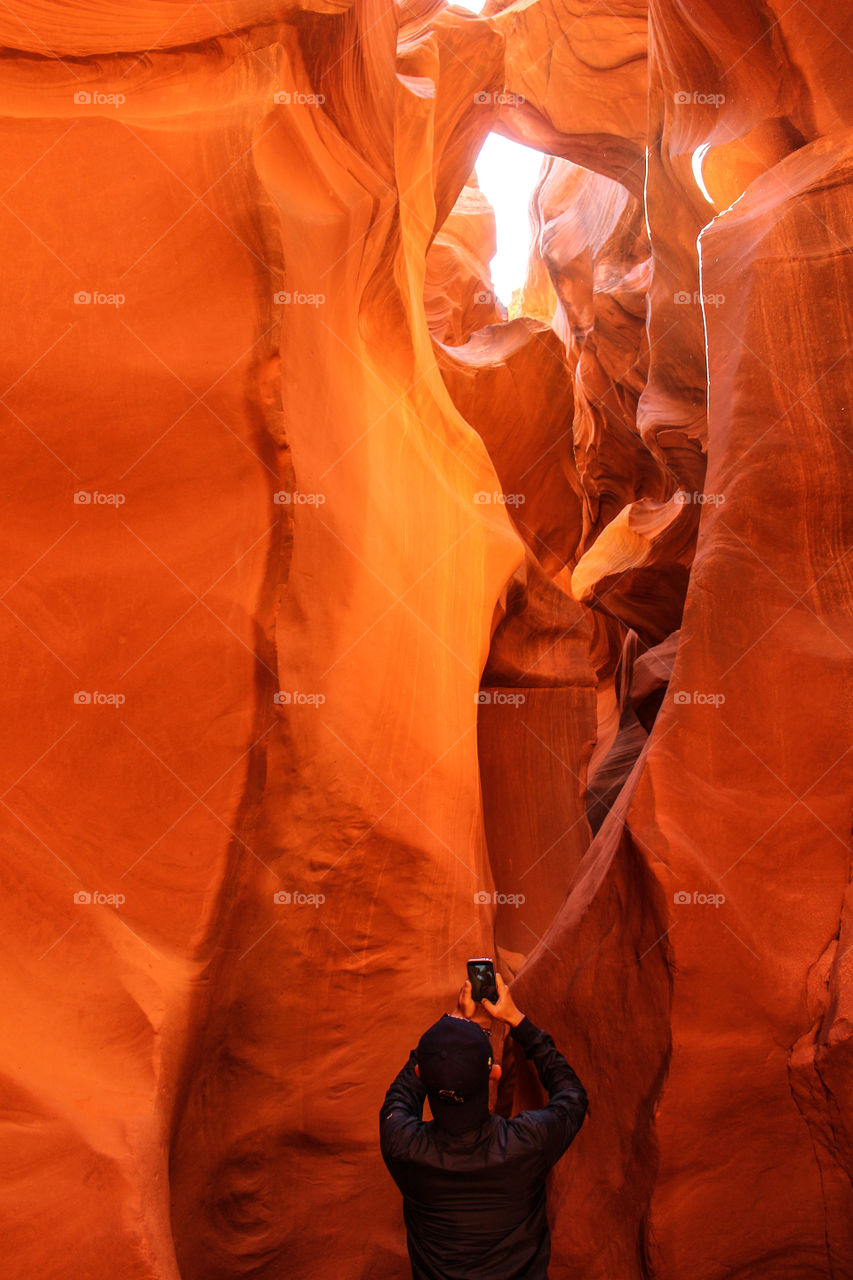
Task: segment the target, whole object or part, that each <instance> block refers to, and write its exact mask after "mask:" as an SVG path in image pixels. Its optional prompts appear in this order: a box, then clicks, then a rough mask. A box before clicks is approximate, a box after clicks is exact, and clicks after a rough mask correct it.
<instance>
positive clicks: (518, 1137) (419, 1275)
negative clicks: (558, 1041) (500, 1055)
mask: <svg viewBox="0 0 853 1280" xmlns="http://www.w3.org/2000/svg"><path fill="white" fill-rule="evenodd" d="M497 988H498V999H497V1003H495V1004H492V1003H491V1002H490V1001H488V1000H483V1001H482V1005H483V1007H484V1008H485V1009H486V1010H487V1012H488V1014H489V1015H490V1017H491V1018H494V1019H496V1020H497V1021H499V1022H505V1023H507V1024H508V1025H509V1027H510V1035H511V1036H512V1037H513V1039H514V1040H515V1041H516V1043H517V1044H520V1045H521V1047H522V1049H523V1050H524V1052H525V1054H526V1055H527V1057H528V1058H529V1059H530V1060H531V1061H532V1062H533V1064H534V1066H535V1067H536V1070H537V1072H538V1073H539V1079H540V1081H541V1082H542V1085H543V1087H544V1088H545V1090H546V1091H547V1093H548V1105H547V1106H546V1107H543V1108H542V1109H541V1110H539V1111H522V1112H521V1113H520V1114H519V1115H517V1116H514V1117H513V1119H512V1120H504V1119H503V1118H502V1117H501V1116H496V1115H493V1114H490V1112H489V1082H490V1080H497V1079H498V1078H499V1077H500V1071H501V1069H500V1066H499V1065H498V1064H497V1063H493V1062H492V1052H491V1040H490V1032H489V1030H487V1029H486V1028H485V1027H484V1026H483V1025H482V1023H481V1022H479V1021H477V1020H475V1019H476V1018H477V1016H478V1009H477V1006H476V1005H475V1004H474V1001H473V999H472V998H471V984H470V982H466V983H465V986H464V987H463V988H462V990H461V992H460V993H459V1003H458V1005H457V1009H456V1013H454V1014H445V1015H444V1017H443V1018H440V1019H439V1020H438V1022H436V1023H434V1025H433V1026H431V1027H430V1028H429V1030H428V1031H426V1032H424V1034H423V1035H422V1036H421V1039H420V1041H419V1043H418V1047H417V1049H416V1050H415V1049H413V1050H412V1051H411V1053H410V1055H409V1060H408V1062H407V1063H406V1065H405V1066H404V1067H403V1069H402V1071H401V1072H400V1073H399V1075H398V1076H397V1078H396V1080H395V1081H394V1083H393V1084H392V1085H391V1088H390V1089H389V1090H388V1093H387V1094H386V1096H385V1102H384V1103H383V1105H382V1110H381V1112H380V1117H379V1137H380V1146H381V1150H382V1156H383V1159H384V1160H385V1163H386V1165H387V1166H388V1171H389V1172H390V1174H391V1176H392V1178H393V1179H394V1181H395V1182H396V1183H397V1186H398V1187H399V1188H400V1190H401V1191H402V1193H403V1217H404V1220H405V1223H406V1232H407V1242H408V1248H409V1258H410V1260H411V1264H412V1276H413V1280H547V1276H548V1259H549V1258H550V1255H551V1238H550V1235H549V1232H548V1218H547V1215H546V1211H545V1179H546V1176H547V1174H548V1171H549V1169H551V1168H552V1166H553V1165H555V1164H556V1163H557V1161H558V1160H559V1159H560V1157H561V1156H562V1155H563V1154H564V1152H565V1151H566V1149H567V1147H568V1146H569V1144H570V1143H571V1141H572V1139H573V1138H574V1136H575V1134H576V1133H577V1132H578V1130H579V1129H580V1127H581V1124H582V1123H583V1119H584V1116H585V1114H586V1110H587V1097H586V1093H585V1091H584V1088H583V1085H582V1084H581V1082H580V1080H579V1079H578V1077H577V1076H576V1075H575V1073H574V1071H573V1070H572V1068H571V1067H570V1066H569V1064H568V1062H567V1061H566V1059H565V1058H564V1057H563V1055H562V1054H561V1053H560V1052H559V1051H558V1050H557V1048H556V1047H555V1045H554V1041H553V1040H552V1039H551V1037H550V1036H549V1035H547V1034H546V1033H545V1032H544V1031H540V1030H539V1029H538V1027H535V1026H534V1025H533V1023H532V1022H531V1021H530V1019H529V1018H526V1017H525V1016H524V1015H523V1014H522V1013H520V1012H519V1010H518V1008H517V1007H516V1005H515V1003H514V1001H513V999H512V996H511V995H510V992H509V988H508V987H507V986H506V984H505V983H504V981H503V979H502V978H501V976H500V974H498V975H497ZM479 1016H480V1017H481V1016H482V1015H479ZM425 1097H429V1104H430V1109H431V1110H432V1114H433V1117H434V1119H433V1120H432V1121H431V1122H429V1123H425V1122H424V1121H423V1119H422V1115H423V1106H424V1098H425Z"/></svg>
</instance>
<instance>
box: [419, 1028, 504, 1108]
mask: <svg viewBox="0 0 853 1280" xmlns="http://www.w3.org/2000/svg"><path fill="white" fill-rule="evenodd" d="M417 1058H418V1069H419V1070H420V1074H421V1080H422V1081H423V1082H424V1084H425V1085H426V1090H427V1097H428V1098H429V1105H430V1109H431V1111H432V1114H433V1116H434V1117H435V1122H436V1124H437V1125H438V1126H439V1128H441V1129H446V1130H447V1132H448V1133H466V1132H468V1131H469V1130H471V1129H479V1127H480V1125H481V1124H483V1123H484V1122H485V1121H486V1120H487V1119H488V1118H489V1071H490V1070H491V1066H492V1046H491V1044H490V1043H489V1037H488V1036H487V1035H486V1033H485V1031H483V1029H482V1027H479V1026H478V1025H477V1023H476V1022H470V1021H469V1020H468V1019H467V1018H454V1017H452V1016H451V1014H449V1013H446V1014H445V1015H444V1017H443V1018H439V1020H438V1022H435V1023H433V1025H432V1026H431V1027H430V1028H429V1029H428V1030H427V1031H425V1032H424V1033H423V1035H422V1036H421V1038H420V1040H419V1041H418V1049H417Z"/></svg>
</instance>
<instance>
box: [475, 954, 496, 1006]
mask: <svg viewBox="0 0 853 1280" xmlns="http://www.w3.org/2000/svg"><path fill="white" fill-rule="evenodd" d="M468 981H469V982H470V983H471V998H472V1000H474V1001H475V1002H476V1003H477V1004H479V1003H480V1002H481V1001H482V1000H497V999H498V987H497V983H496V981H495V965H494V961H493V960H492V958H491V956H479V957H477V958H476V959H474V960H469V961H468Z"/></svg>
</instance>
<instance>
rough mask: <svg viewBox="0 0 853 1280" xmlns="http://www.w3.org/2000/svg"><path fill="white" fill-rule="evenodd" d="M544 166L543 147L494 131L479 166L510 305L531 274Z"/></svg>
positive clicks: (497, 278) (496, 264)
mask: <svg viewBox="0 0 853 1280" xmlns="http://www.w3.org/2000/svg"><path fill="white" fill-rule="evenodd" d="M484 4H485V0H455V3H454V6H453V7H454V8H456V9H467V10H469V12H471V13H479V12H480V10H481V9H482V8H483V5H484ZM541 167H542V152H541V151H534V150H533V148H531V147H525V146H523V145H522V144H521V143H520V142H510V140H509V138H503V137H501V135H500V134H499V133H490V134H489V136H488V137H487V138H486V141H485V142H484V143H483V145H482V147H481V148H480V154H479V155H478V156H477V161H476V164H475V166H474V168H475V170H476V173H477V181H478V182H479V184H480V189H481V191H482V192H483V194H484V195H485V197H486V199H487V200H488V202H489V204H490V205H491V206H492V208H493V209H494V211H495V222H496V224H497V241H498V251H497V253H496V254H495V256H494V257H493V258H492V264H491V265H492V283H493V284H494V287H495V293H496V294H497V295H498V297H499V298H500V300H501V302H502V303H503V304H504V306H506V307H508V306H509V304H510V302H511V300H512V292H513V290H514V289H520V288H521V286H522V285H523V284H524V281H525V277H526V276H527V257H528V254H529V252H530V239H531V233H530V219H529V217H528V212H527V211H528V207H529V205H530V197H531V196H532V195H533V188H534V187H535V186H536V180H537V178H538V177H539V170H540V169H541Z"/></svg>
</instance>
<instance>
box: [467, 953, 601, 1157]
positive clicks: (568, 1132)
mask: <svg viewBox="0 0 853 1280" xmlns="http://www.w3.org/2000/svg"><path fill="white" fill-rule="evenodd" d="M497 987H498V999H497V1003H496V1004H492V1003H491V1002H490V1001H488V1000H484V1001H483V1006H484V1008H485V1009H486V1010H487V1012H488V1013H489V1014H491V1016H492V1017H493V1018H497V1019H498V1020H500V1021H501V1022H506V1023H508V1025H509V1027H510V1035H511V1036H512V1038H513V1040H515V1041H516V1043H517V1044H520V1045H521V1047H522V1049H523V1050H524V1052H525V1054H526V1056H527V1057H528V1058H529V1059H530V1061H531V1062H532V1063H533V1065H534V1066H535V1068H536V1072H537V1074H538V1076H539V1080H540V1082H541V1084H542V1087H543V1088H544V1090H545V1092H546V1093H547V1094H548V1105H547V1106H546V1107H542V1108H541V1109H539V1110H537V1111H522V1112H521V1114H520V1115H518V1116H515V1117H514V1118H513V1120H511V1121H510V1124H511V1125H512V1126H513V1128H514V1129H515V1130H516V1132H517V1134H518V1136H519V1137H520V1138H521V1139H522V1140H523V1141H525V1142H529V1143H531V1144H533V1145H535V1146H537V1147H539V1148H540V1149H541V1151H542V1153H543V1156H544V1159H545V1164H546V1166H547V1167H548V1168H550V1167H551V1165H553V1164H556V1162H557V1161H558V1160H559V1159H560V1156H562V1155H563V1153H564V1152H565V1151H566V1149H567V1147H568V1146H569V1144H570V1143H571V1141H572V1139H573V1138H574V1136H575V1134H576V1133H577V1132H578V1130H579V1129H580V1127H581V1125H582V1124H583V1120H584V1116H585V1115H586V1112H587V1107H588V1105H589V1102H588V1099H587V1096H586V1090H585V1089H584V1087H583V1085H582V1084H581V1082H580V1080H579V1079H578V1077H577V1075H576V1074H575V1072H574V1071H573V1070H572V1068H571V1067H570V1066H569V1064H568V1062H567V1061H566V1059H565V1058H564V1057H563V1055H562V1054H561V1053H560V1051H559V1049H558V1048H557V1047H556V1045H555V1044H554V1041H553V1040H552V1038H551V1036H549V1035H548V1033H547V1032H546V1031H542V1030H540V1028H539V1027H536V1026H534V1024H533V1023H532V1022H531V1021H530V1019H529V1018H527V1017H525V1015H524V1014H523V1013H521V1012H520V1010H519V1009H518V1007H517V1006H516V1004H515V1002H514V1001H513V998H512V996H511V995H510V991H509V988H508V987H507V986H506V984H505V982H504V981H503V979H502V978H501V976H500V974H498V975H497Z"/></svg>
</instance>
